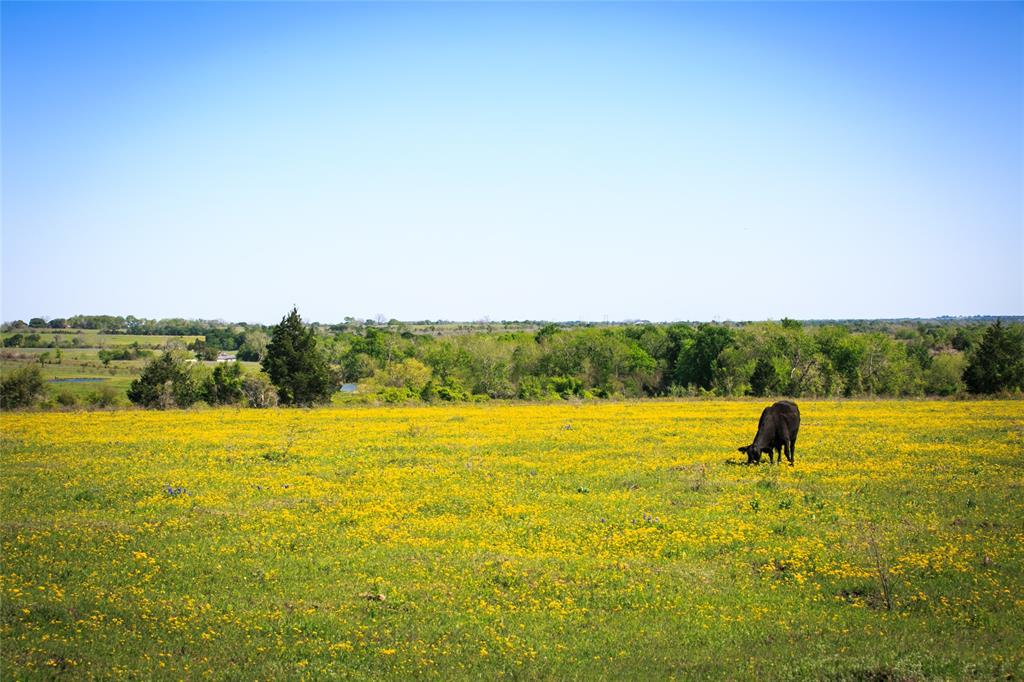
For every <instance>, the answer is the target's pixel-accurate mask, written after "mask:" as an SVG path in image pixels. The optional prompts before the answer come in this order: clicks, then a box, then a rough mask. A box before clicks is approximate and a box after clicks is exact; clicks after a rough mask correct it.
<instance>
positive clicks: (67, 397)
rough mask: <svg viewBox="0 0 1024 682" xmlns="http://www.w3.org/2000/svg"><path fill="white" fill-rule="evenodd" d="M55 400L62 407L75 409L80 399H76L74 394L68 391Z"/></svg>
mask: <svg viewBox="0 0 1024 682" xmlns="http://www.w3.org/2000/svg"><path fill="white" fill-rule="evenodd" d="M54 400H55V401H56V402H57V404H58V405H60V406H61V407H74V406H75V405H77V404H78V398H76V397H75V396H74V394H73V393H71V392H69V391H66V390H65V391H61V392H60V393H58V394H57V395H56V397H54Z"/></svg>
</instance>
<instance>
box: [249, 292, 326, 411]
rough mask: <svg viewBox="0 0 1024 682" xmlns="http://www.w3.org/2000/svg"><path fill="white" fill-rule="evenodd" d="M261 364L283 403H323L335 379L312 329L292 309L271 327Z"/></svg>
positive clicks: (297, 312) (295, 310)
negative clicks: (271, 331) (272, 328)
mask: <svg viewBox="0 0 1024 682" xmlns="http://www.w3.org/2000/svg"><path fill="white" fill-rule="evenodd" d="M261 366H262V367H263V371H265V372H266V373H267V375H268V376H270V380H271V381H272V382H273V383H274V386H276V387H277V394H278V398H279V399H280V401H281V403H282V404H283V405H315V404H317V403H326V402H327V401H328V400H330V398H331V393H332V392H333V391H334V383H335V382H334V380H333V377H332V376H331V371H330V368H329V367H328V366H327V359H326V357H325V356H324V354H323V352H322V351H321V350H320V348H319V347H318V346H317V340H316V336H315V335H314V332H313V329H311V328H308V327H306V326H305V325H304V324H303V323H302V318H301V317H299V311H298V310H297V309H295V308H292V311H291V312H290V313H288V315H286V316H285V317H283V318H281V323H280V324H279V325H277V326H276V327H274V331H273V333H272V334H271V337H270V343H268V344H267V351H266V354H265V355H264V357H263V361H262V363H261Z"/></svg>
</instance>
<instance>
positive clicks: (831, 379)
mask: <svg viewBox="0 0 1024 682" xmlns="http://www.w3.org/2000/svg"><path fill="white" fill-rule="evenodd" d="M136 319H137V318H131V317H129V318H109V317H107V316H92V317H90V318H89V321H91V322H93V323H95V324H99V323H101V322H118V323H120V322H128V321H133V320H136ZM40 322H42V323H43V324H52V321H51V322H50V323H47V322H46V321H45V320H42V318H34V319H33V320H32V321H31V323H35V324H36V326H35V328H39V323H40ZM80 322H82V319H81V316H79V317H72V318H68V321H67V323H68V324H73V323H74V324H77V323H80ZM164 322H166V321H164ZM31 323H30V324H29V325H25V324H24V323H22V324H21V325H15V323H9V324H8V325H7V327H8V331H9V334H8V336H7V338H6V339H5V342H4V343H5V345H8V346H15V347H16V346H18V345H26V344H25V342H26V340H28V341H32V340H33V339H32V338H31V337H33V336H35V337H36V338H35V339H34V340H36V341H38V340H39V336H38V334H37V333H36V332H30V331H28V330H30V329H32V328H33V327H32V326H31ZM205 324H206V323H189V325H193V326H189V325H183V326H184V327H186V328H187V329H188V331H195V330H196V329H198V328H199V327H201V326H202V325H205ZM489 324H490V323H488V324H483V323H481V324H480V325H476V326H474V327H472V329H474V330H475V331H473V330H461V329H460V331H459V332H458V333H453V334H448V335H441V336H438V335H436V334H434V333H432V332H430V331H422V330H421V332H420V333H417V332H414V331H413V330H412V328H410V327H409V326H408V325H405V324H403V323H401V322H398V321H396V320H391V321H388V322H384V321H383V319H382V320H381V321H380V323H379V324H373V323H361V322H357V321H355V320H352V319H351V318H347V319H346V321H345V323H344V324H341V325H333V326H326V325H318V324H307V323H305V322H303V320H302V318H301V317H300V316H299V314H298V311H297V310H296V309H292V310H291V311H290V312H289V314H288V315H286V316H285V317H283V318H282V320H281V322H280V323H279V324H277V325H275V326H273V327H272V328H269V329H264V328H260V327H256V326H247V327H246V326H241V325H223V326H221V327H217V328H207V329H205V333H204V335H203V336H202V337H200V338H197V339H195V340H194V341H192V342H191V343H190V344H188V347H187V349H186V348H185V347H182V346H181V345H180V344H179V345H178V346H177V347H174V346H173V345H172V346H171V347H168V348H167V349H166V350H165V351H164V352H163V353H162V354H161V355H159V356H158V357H155V358H154V359H152V360H151V361H150V362H149V364H148V365H147V366H146V367H145V369H144V370H143V373H142V376H140V377H139V378H138V379H137V380H136V381H135V382H133V384H132V386H131V389H130V390H129V392H128V397H129V399H130V400H131V401H132V402H133V403H135V404H137V405H141V406H145V407H158V408H166V407H188V406H190V405H194V404H196V403H198V402H200V401H202V402H205V403H207V404H211V405H224V404H234V405H249V406H252V407H272V406H274V405H277V404H281V405H294V406H309V405H318V404H323V403H325V402H328V401H329V400H331V398H332V396H333V395H334V394H335V393H336V391H337V390H338V388H339V387H340V386H341V385H342V384H356V385H358V392H357V393H356V395H355V397H354V398H352V399H355V400H372V401H383V402H408V401H421V400H422V401H427V402H433V401H473V400H487V399H520V400H535V401H536V400H557V399H585V398H613V397H621V398H639V397H658V396H722V397H727V396H763V397H769V396H783V395H785V396H791V397H829V396H845V397H857V396H923V395H939V396H952V395H960V394H965V393H972V394H1014V393H1018V394H1019V393H1020V392H1021V391H1024V325H1022V324H1020V323H1016V322H1015V323H1011V324H1003V323H1002V322H1000V321H998V320H997V321H995V322H993V323H976V322H971V323H967V324H964V323H944V322H934V321H932V322H927V323H926V322H916V323H915V322H891V323H885V322H878V321H874V322H851V323H830V324H825V323H815V324H806V323H801V322H797V321H793V320H782V321H781V322H757V323H747V324H685V323H676V324H650V323H641V324H631V325H618V326H615V325H585V324H569V325H556V324H550V323H549V324H535V325H533V327H532V330H531V331H511V332H508V331H506V332H487V331H485V330H486V328H487V327H488V326H489ZM151 328H155V327H151ZM161 329H163V330H165V331H166V330H167V329H169V328H168V327H161ZM18 330H20V331H18ZM268 331H269V333H268ZM223 349H228V350H235V351H236V355H237V357H238V359H239V360H243V361H245V360H248V361H250V362H256V361H258V362H259V363H260V368H261V370H262V371H260V372H254V371H252V370H249V371H248V372H247V371H245V370H243V368H242V367H241V366H240V365H239V364H237V363H221V364H218V365H217V366H215V367H212V368H211V367H208V366H205V365H203V364H201V363H200V362H196V361H197V360H207V361H209V360H213V359H215V358H217V354H218V352H219V351H220V350H223ZM147 354H149V351H146V350H143V349H142V348H141V347H140V346H139V344H138V343H135V344H133V345H131V346H127V347H125V348H119V349H115V350H101V351H100V359H101V361H103V362H104V363H105V364H107V363H109V362H110V361H111V360H120V359H138V358H140V357H145V356H146V355H147ZM44 356H45V357H44ZM44 356H41V357H42V358H43V359H42V360H40V362H44V361H45V362H59V361H60V359H59V356H53V355H48V354H44ZM36 371H37V372H38V369H37V370H36ZM37 388H38V385H37V384H36V383H34V375H31V376H30V374H17V373H13V372H12V373H10V374H9V375H8V376H5V377H4V384H3V394H4V398H3V401H4V402H3V405H4V406H5V407H14V406H21V405H25V404H31V403H32V402H33V401H36V400H38V397H39V395H40V393H39V392H38V391H37V390H36V389H37ZM26 401H27V402H26Z"/></svg>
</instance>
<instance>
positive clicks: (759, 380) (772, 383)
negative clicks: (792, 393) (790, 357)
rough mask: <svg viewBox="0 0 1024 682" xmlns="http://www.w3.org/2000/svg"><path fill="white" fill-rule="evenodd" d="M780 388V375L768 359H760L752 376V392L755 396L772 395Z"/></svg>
mask: <svg viewBox="0 0 1024 682" xmlns="http://www.w3.org/2000/svg"><path fill="white" fill-rule="evenodd" d="M778 388H779V375H778V373H777V372H776V371H775V365H773V364H772V361H771V360H769V359H768V358H759V359H758V361H757V364H756V365H754V373H753V374H752V375H751V376H750V392H751V393H753V394H754V395H758V396H765V395H772V394H773V393H775V392H776V391H777V390H778Z"/></svg>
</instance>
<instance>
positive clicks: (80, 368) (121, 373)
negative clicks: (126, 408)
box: [0, 348, 259, 405]
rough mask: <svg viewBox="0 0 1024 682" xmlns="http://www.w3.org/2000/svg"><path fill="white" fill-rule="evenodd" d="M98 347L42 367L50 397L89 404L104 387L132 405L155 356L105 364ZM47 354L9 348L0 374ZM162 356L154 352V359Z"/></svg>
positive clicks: (66, 352)
mask: <svg viewBox="0 0 1024 682" xmlns="http://www.w3.org/2000/svg"><path fill="white" fill-rule="evenodd" d="M99 352H100V349H98V348H65V349H62V350H61V354H62V357H61V362H60V364H57V363H56V362H53V361H50V362H47V363H45V364H42V365H40V366H39V367H40V369H41V370H42V372H43V378H44V379H45V380H46V381H47V392H48V394H49V396H50V397H54V396H56V395H57V394H59V393H69V394H71V395H73V396H75V398H76V399H78V400H79V401H83V402H84V401H86V400H87V399H88V397H89V395H90V394H92V393H94V392H95V391H96V390H97V389H98V388H99V387H100V386H102V385H109V386H112V387H113V388H114V390H115V391H116V392H117V397H118V400H119V401H120V403H121V404H125V405H127V404H128V397H127V391H128V387H129V386H130V385H131V383H132V381H134V380H135V379H137V378H138V377H139V376H140V375H141V374H142V370H143V368H144V367H145V366H146V364H147V363H148V362H150V360H151V359H152V358H151V357H145V358H139V359H137V360H111V361H110V362H109V363H108V364H107V365H104V364H103V363H102V362H101V361H100V358H99ZM43 353H49V354H50V356H51V357H52V356H53V354H54V351H53V349H49V348H7V349H4V350H3V351H2V355H0V375H5V374H6V373H7V372H10V371H13V370H15V369H17V368H18V367H23V366H25V365H31V364H36V363H37V362H38V358H39V356H40V355H42V354H43ZM159 355H160V351H154V352H153V356H152V357H157V356H159ZM203 364H204V365H207V366H210V367H212V366H215V365H216V364H217V363H216V362H204V363H203ZM241 365H242V367H243V368H244V369H245V370H246V371H247V372H251V373H255V372H259V363H258V362H242V363H241ZM68 379H99V380H100V381H67V380H68Z"/></svg>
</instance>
